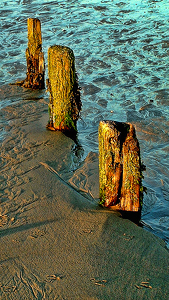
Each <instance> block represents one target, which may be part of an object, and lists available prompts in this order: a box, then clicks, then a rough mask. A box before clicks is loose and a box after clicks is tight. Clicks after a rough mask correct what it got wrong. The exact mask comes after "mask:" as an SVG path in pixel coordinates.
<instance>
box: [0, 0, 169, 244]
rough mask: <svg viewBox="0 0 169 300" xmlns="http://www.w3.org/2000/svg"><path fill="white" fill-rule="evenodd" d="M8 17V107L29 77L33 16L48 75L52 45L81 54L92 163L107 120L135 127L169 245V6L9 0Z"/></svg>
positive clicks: (1, 29) (147, 201) (2, 79)
mask: <svg viewBox="0 0 169 300" xmlns="http://www.w3.org/2000/svg"><path fill="white" fill-rule="evenodd" d="M0 16H1V18H0V89H1V100H0V109H1V108H2V107H4V106H7V105H10V104H11V103H16V101H20V100H21V99H22V91H21V92H20V93H21V95H20V98H18V97H17V98H14V97H10V96H9V95H8V96H6V94H5V92H4V85H6V84H8V83H11V82H15V81H17V79H23V78H25V74H26V60H25V49H26V47H27V18H28V17H36V18H39V19H40V20H41V26H42V38H43V51H44V53H45V59H46V69H47V50H48V47H49V46H50V45H54V44H61V45H65V46H68V47H70V48H72V49H73V51H74V54H75V59H76V70H77V73H78V78H79V85H80V86H81V88H82V90H81V100H82V104H83V108H82V113H81V119H80V120H79V122H78V132H79V142H80V144H81V146H82V148H83V150H84V157H85V156H86V155H87V154H88V153H89V152H90V151H98V141H97V132H98V124H99V121H100V120H103V119H107V120H116V121H124V122H126V121H127V122H131V123H133V124H134V125H135V128H136V132H137V137H138V139H139V142H140V147H141V156H142V160H143V162H144V164H145V165H146V167H147V170H146V172H144V177H145V178H144V182H143V184H144V186H146V187H147V194H146V195H145V196H144V206H143V210H142V222H143V223H144V225H145V228H147V229H148V230H150V231H152V232H153V233H155V234H156V235H158V236H160V237H161V238H163V239H164V240H165V241H166V244H167V245H168V247H169V176H168V169H169V160H168V154H169V136H168V129H169V79H168V71H169V67H168V54H169V30H168V29H169V17H168V16H169V1H168V0H155V1H153V0H146V1H143V0H142V1H136V0H131V1H119V0H114V1H111V0H102V1H97V0H93V1H89V0H79V1H71V0H69V1H63V0H59V1H52V0H51V1H48V0H46V1H45V0H36V1H34V0H16V1H12V0H8V1H4V0H1V2H0ZM46 77H47V74H46ZM29 97H30V96H29ZM44 97H45V98H46V99H48V95H47V94H44ZM1 122H2V121H0V130H1V131H0V137H1V138H3V137H4V136H5V132H4V130H3V127H2V126H1V125H2V123H1ZM45 125H46V124H45ZM45 125H44V126H45Z"/></svg>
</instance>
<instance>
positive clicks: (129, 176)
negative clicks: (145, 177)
mask: <svg viewBox="0 0 169 300" xmlns="http://www.w3.org/2000/svg"><path fill="white" fill-rule="evenodd" d="M141 178H142V172H141V160H140V148H139V143H138V140H137V138H136V134H135V129H134V126H133V125H132V124H129V123H121V122H113V121H101V122H100V125H99V181H100V182H99V184H100V204H101V205H103V206H105V207H112V208H113V209H118V210H124V211H135V212H138V211H139V210H140V208H141V201H142V183H141Z"/></svg>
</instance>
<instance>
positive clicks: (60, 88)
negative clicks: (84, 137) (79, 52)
mask: <svg viewBox="0 0 169 300" xmlns="http://www.w3.org/2000/svg"><path fill="white" fill-rule="evenodd" d="M48 76H49V79H48V80H47V86H48V91H49V92H50V103H49V123H48V125H47V128H48V129H50V130H61V131H63V132H65V131H69V132H70V131H76V122H77V119H78V117H79V112H80V110H81V101H80V92H79V88H78V82H77V76H76V72H75V58H74V54H73V51H72V50H71V49H70V48H68V47H65V46H60V45H54V46H51V47H50V48H49V49H48Z"/></svg>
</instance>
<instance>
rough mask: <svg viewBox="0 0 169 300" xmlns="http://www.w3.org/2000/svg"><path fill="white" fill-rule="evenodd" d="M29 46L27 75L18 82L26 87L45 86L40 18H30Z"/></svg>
mask: <svg viewBox="0 0 169 300" xmlns="http://www.w3.org/2000/svg"><path fill="white" fill-rule="evenodd" d="M27 25H28V48H27V49H26V61H27V74H26V75H27V77H26V79H25V80H23V81H21V82H17V83H16V84H18V85H21V86H23V87H26V88H32V89H44V88H45V62H44V54H43V52H42V36H41V23H40V20H39V19H36V18H29V19H28V20H27Z"/></svg>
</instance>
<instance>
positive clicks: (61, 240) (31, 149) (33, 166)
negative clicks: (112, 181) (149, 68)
mask: <svg viewBox="0 0 169 300" xmlns="http://www.w3.org/2000/svg"><path fill="white" fill-rule="evenodd" d="M8 89H9V87H8ZM20 89H22V88H18V87H10V91H8V92H11V93H13V94H15V95H16V94H17V93H20ZM25 93H27V94H28V97H27V99H26V100H24V99H22V100H21V101H19V102H16V101H15V102H14V103H13V105H9V106H7V107H5V108H3V109H2V110H1V118H2V120H3V122H4V129H5V130H6V131H7V136H6V138H5V140H4V141H3V142H2V144H1V152H0V166H1V169H0V172H1V173H0V186H1V191H0V193H1V194H0V198H1V203H0V239H1V248H0V274H1V275H0V276H1V283H0V299H3V300H4V299H15V300H19V299H29V300H31V299H43V300H47V299H50V300H54V299H60V300H61V299H62V300H63V299H68V300H69V299H72V300H76V299H81V300H97V299H100V300H104V299H119V300H123V299H124V300H126V299H132V300H134V299H139V300H140V299H144V300H145V299H153V300H154V299H158V300H160V299H162V300H165V299H166V300H167V299H169V285H168V282H169V268H168V266H169V252H168V250H167V249H166V247H165V243H164V242H163V241H162V240H161V239H159V238H157V237H156V236H154V235H153V234H151V233H150V232H147V231H146V230H145V229H143V228H141V227H139V226H137V225H136V224H134V223H133V222H131V221H130V220H127V219H123V218H122V217H121V216H120V214H118V213H116V212H113V211H110V210H108V209H104V208H101V207H99V206H98V200H97V198H98V189H99V175H98V154H97V153H93V152H90V153H89V154H88V156H87V157H86V159H85V160H84V161H83V162H81V163H80V164H79V166H78V168H77V169H75V166H77V161H76V157H75V155H74V153H73V151H72V148H73V147H74V145H75V143H74V141H73V140H71V139H70V138H68V137H66V136H65V135H64V134H62V133H61V132H51V131H48V130H46V128H45V126H46V124H47V120H48V113H47V102H46V100H45V99H44V97H43V94H42V96H41V95H40V94H38V92H37V94H36V95H34V97H35V96H37V98H36V97H35V98H34V99H39V100H36V101H33V99H30V95H29V91H27V92H25ZM31 97H32V96H31Z"/></svg>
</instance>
